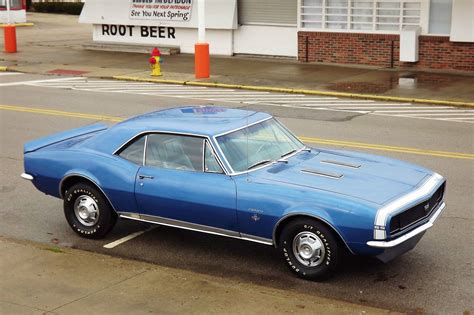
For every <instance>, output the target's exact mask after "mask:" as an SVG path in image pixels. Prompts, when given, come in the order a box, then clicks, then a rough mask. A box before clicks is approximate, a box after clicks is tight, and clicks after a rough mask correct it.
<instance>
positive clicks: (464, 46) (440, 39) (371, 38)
mask: <svg viewBox="0 0 474 315" xmlns="http://www.w3.org/2000/svg"><path fill="white" fill-rule="evenodd" d="M392 42H393V57H394V58H393V59H394V60H393V65H394V67H400V68H417V69H443V70H463V71H474V43H461V42H450V41H449V37H447V36H446V37H445V36H420V46H419V61H418V62H415V63H410V62H409V63H405V62H400V61H399V60H398V59H399V49H400V37H399V35H384V34H356V33H326V32H298V59H299V60H300V61H306V60H307V61H309V62H327V63H339V64H363V65H371V66H380V67H390V65H391V52H392ZM306 43H308V47H306ZM306 55H307V56H306Z"/></svg>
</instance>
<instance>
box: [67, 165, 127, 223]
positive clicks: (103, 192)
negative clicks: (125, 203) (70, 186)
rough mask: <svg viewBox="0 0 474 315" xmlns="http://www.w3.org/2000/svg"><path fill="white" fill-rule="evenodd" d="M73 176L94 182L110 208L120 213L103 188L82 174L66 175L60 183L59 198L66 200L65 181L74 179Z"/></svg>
mask: <svg viewBox="0 0 474 315" xmlns="http://www.w3.org/2000/svg"><path fill="white" fill-rule="evenodd" d="M73 176H77V177H82V178H85V179H87V180H88V181H90V182H92V183H93V184H94V185H95V186H96V187H97V188H99V190H100V192H101V193H102V194H103V195H104V196H105V198H106V199H107V201H108V202H109V204H110V206H111V207H112V209H113V210H114V211H115V212H116V213H117V214H118V213H119V212H118V211H117V210H116V209H115V207H114V204H113V203H112V201H111V200H110V199H109V197H108V196H107V194H106V193H105V191H103V190H102V188H101V187H100V186H99V185H98V184H97V183H96V182H95V181H94V180H92V179H91V178H90V177H88V176H85V175H82V174H79V173H72V174H68V175H66V176H65V177H63V179H61V181H60V182H59V196H60V197H61V199H64V196H63V194H62V190H63V183H64V181H65V180H66V179H67V178H69V177H73Z"/></svg>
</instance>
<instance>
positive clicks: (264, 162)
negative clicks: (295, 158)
mask: <svg viewBox="0 0 474 315" xmlns="http://www.w3.org/2000/svg"><path fill="white" fill-rule="evenodd" d="M271 162H273V161H272V160H261V161H259V162H257V163H254V164H252V165H250V166H249V167H248V168H247V169H248V170H250V169H252V168H254V167H257V166H260V165H263V164H267V163H271Z"/></svg>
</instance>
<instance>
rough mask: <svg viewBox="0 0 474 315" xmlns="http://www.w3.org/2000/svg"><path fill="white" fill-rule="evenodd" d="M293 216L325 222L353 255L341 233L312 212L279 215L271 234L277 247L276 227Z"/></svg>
mask: <svg viewBox="0 0 474 315" xmlns="http://www.w3.org/2000/svg"><path fill="white" fill-rule="evenodd" d="M294 216H306V217H310V218H313V219H316V220H319V221H321V222H324V223H325V224H327V225H328V226H329V227H330V228H331V230H333V231H334V232H336V233H337V235H339V237H340V238H341V240H342V242H343V243H344V245H345V246H346V247H347V249H348V250H349V251H350V252H351V254H353V255H355V253H354V252H353V251H352V249H351V248H350V247H349V245H347V242H346V240H345V239H344V237H342V235H341V233H339V231H338V230H337V229H336V228H335V227H334V226H333V225H332V224H331V223H330V222H329V221H327V220H325V219H323V218H321V217H318V216H316V215H312V214H308V213H304V212H294V213H289V214H287V215H284V216H283V217H281V218H280V219H279V220H278V222H277V223H276V224H275V226H274V228H273V234H272V237H273V243H274V246H275V247H277V246H278V244H277V243H276V237H277V235H276V231H277V229H278V226H279V225H280V224H281V223H282V222H283V221H285V220H286V219H289V218H291V217H294Z"/></svg>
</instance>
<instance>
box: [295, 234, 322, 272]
mask: <svg viewBox="0 0 474 315" xmlns="http://www.w3.org/2000/svg"><path fill="white" fill-rule="evenodd" d="M293 254H294V255H295V257H296V259H297V260H298V261H299V262H300V263H301V264H303V265H304V266H306V267H315V266H318V265H320V264H321V263H322V262H323V260H324V256H325V255H326V249H325V247H324V243H323V241H322V240H321V238H320V237H319V236H317V235H316V234H314V233H312V232H308V231H304V232H301V233H298V235H296V236H295V238H294V239H293Z"/></svg>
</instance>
